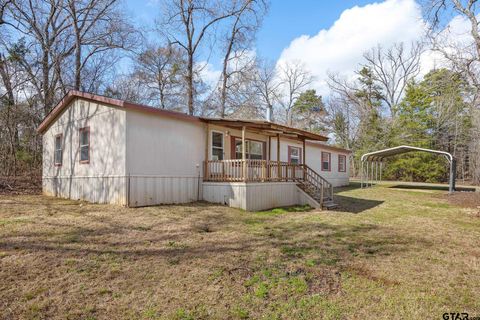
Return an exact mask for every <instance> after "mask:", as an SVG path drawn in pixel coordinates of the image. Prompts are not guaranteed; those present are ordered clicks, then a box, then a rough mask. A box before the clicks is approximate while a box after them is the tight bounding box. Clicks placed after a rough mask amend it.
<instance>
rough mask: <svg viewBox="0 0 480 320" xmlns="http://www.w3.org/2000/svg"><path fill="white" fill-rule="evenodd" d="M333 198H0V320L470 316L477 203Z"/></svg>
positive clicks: (479, 234)
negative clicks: (243, 206) (130, 204)
mask: <svg viewBox="0 0 480 320" xmlns="http://www.w3.org/2000/svg"><path fill="white" fill-rule="evenodd" d="M336 202H338V203H340V209H339V210H337V211H323V212H321V211H316V210H312V209H310V208H308V207H296V208H283V209H276V210H269V211H264V212H256V213H250V212H244V211H241V210H236V209H232V208H227V207H223V206H217V205H209V204H205V203H198V204H192V205H185V206H160V207H148V208H137V209H128V208H120V207H115V206H108V205H93V204H87V203H84V202H76V201H69V200H61V199H54V198H48V197H43V196H0V318H1V319H227V318H228V319H259V318H264V319H362V318H365V319H370V318H374V319H387V318H389V319H425V318H429V319H442V315H443V314H444V313H446V312H468V313H469V314H470V317H472V316H480V213H479V209H477V208H470V209H469V208H460V207H458V206H455V205H453V204H451V202H449V201H448V197H447V196H446V194H445V192H442V191H438V190H428V189H424V188H422V189H418V190H416V189H405V188H403V189H401V188H391V185H388V184H386V185H380V186H376V187H374V188H371V189H363V190H361V189H358V188H355V187H350V188H344V189H341V190H338V193H337V197H336ZM479 205H480V204H479Z"/></svg>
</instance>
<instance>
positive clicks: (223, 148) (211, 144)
mask: <svg viewBox="0 0 480 320" xmlns="http://www.w3.org/2000/svg"><path fill="white" fill-rule="evenodd" d="M214 133H220V134H221V135H222V154H223V159H225V132H223V131H218V130H210V160H213V148H217V149H220V148H219V147H214V146H213V134H214Z"/></svg>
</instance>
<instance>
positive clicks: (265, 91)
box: [252, 58, 281, 120]
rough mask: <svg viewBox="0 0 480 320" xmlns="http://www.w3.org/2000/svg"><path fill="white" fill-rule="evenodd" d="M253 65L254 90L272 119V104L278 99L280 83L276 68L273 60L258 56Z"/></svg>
mask: <svg viewBox="0 0 480 320" xmlns="http://www.w3.org/2000/svg"><path fill="white" fill-rule="evenodd" d="M255 65H256V66H255V72H253V73H252V85H253V86H254V91H255V93H256V96H258V99H259V101H260V102H261V104H262V105H263V106H264V108H265V110H268V112H269V113H270V116H271V117H272V120H274V116H273V106H274V104H275V103H276V102H277V101H278V97H279V87H280V85H281V83H280V81H279V79H278V77H277V69H276V67H275V64H274V63H273V62H271V61H267V60H264V59H260V58H257V60H256V63H255Z"/></svg>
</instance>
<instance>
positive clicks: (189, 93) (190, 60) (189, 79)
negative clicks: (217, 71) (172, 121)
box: [187, 54, 195, 116]
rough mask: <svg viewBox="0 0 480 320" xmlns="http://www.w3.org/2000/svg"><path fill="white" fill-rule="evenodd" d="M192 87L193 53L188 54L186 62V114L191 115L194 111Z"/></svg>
mask: <svg viewBox="0 0 480 320" xmlns="http://www.w3.org/2000/svg"><path fill="white" fill-rule="evenodd" d="M193 91H194V88H193V54H189V55H188V64H187V97H188V114H189V115H192V116H193V114H194V112H195V109H194V106H193V98H194V93H193Z"/></svg>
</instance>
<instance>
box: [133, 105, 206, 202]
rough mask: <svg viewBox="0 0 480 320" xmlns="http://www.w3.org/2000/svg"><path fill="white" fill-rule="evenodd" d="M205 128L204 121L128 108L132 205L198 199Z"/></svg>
mask: <svg viewBox="0 0 480 320" xmlns="http://www.w3.org/2000/svg"><path fill="white" fill-rule="evenodd" d="M205 130H206V129H205V124H203V123H201V122H192V121H184V120H179V119H174V118H167V117H158V116H152V115H150V114H147V113H142V112H137V111H130V110H129V111H127V175H128V176H129V177H130V185H129V190H130V192H129V202H130V205H131V206H146V205H154V204H169V203H186V202H192V201H197V200H198V194H199V190H198V184H199V183H198V182H199V177H200V179H201V174H202V168H203V160H204V158H205V144H206V134H205ZM200 199H201V198H200Z"/></svg>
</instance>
